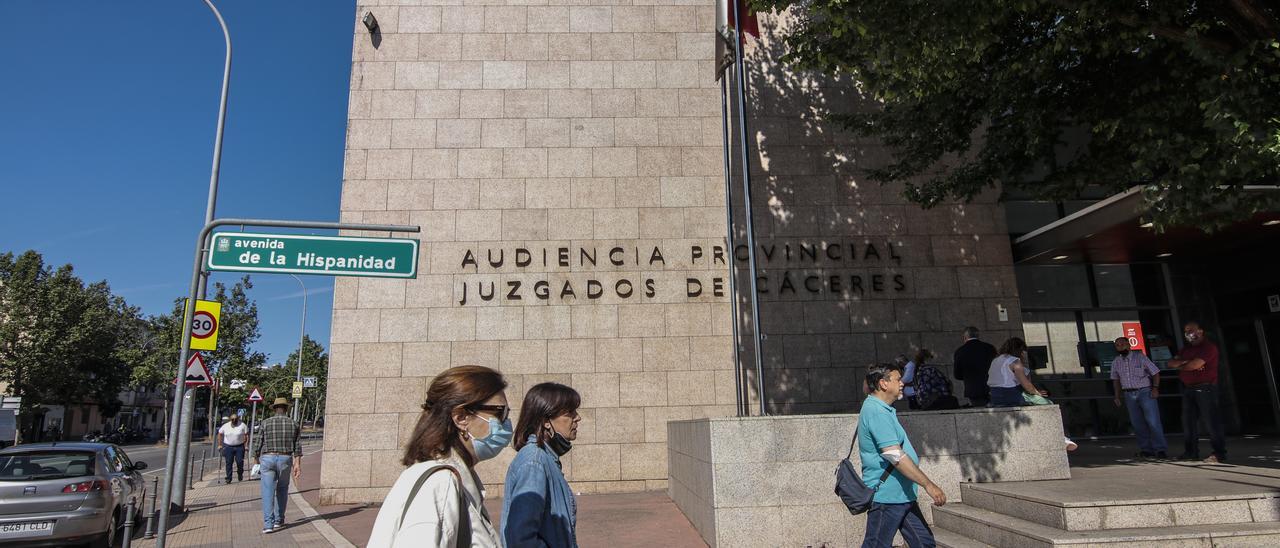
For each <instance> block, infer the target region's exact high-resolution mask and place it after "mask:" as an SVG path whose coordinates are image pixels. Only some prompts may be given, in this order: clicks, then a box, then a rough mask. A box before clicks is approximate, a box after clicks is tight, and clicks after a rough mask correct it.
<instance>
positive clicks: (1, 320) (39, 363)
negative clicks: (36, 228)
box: [0, 251, 146, 415]
mask: <svg viewBox="0 0 1280 548" xmlns="http://www.w3.org/2000/svg"><path fill="white" fill-rule="evenodd" d="M145 329H146V323H145V321H144V320H142V319H141V317H140V315H139V312H138V309H137V308H134V307H132V306H129V305H128V304H127V303H125V301H124V299H121V298H120V297H117V296H115V295H112V294H111V290H110V288H109V287H108V286H107V283H106V282H97V283H93V284H88V285H85V283H84V282H83V281H81V280H80V278H78V277H76V275H75V274H74V272H73V269H72V267H71V265H63V266H61V267H59V268H57V269H54V268H52V267H51V266H49V265H46V264H45V263H44V258H43V257H41V256H40V254H39V253H36V252H35V251H27V252H25V253H23V254H22V255H19V256H16V257H15V256H14V255H13V254H12V253H4V254H0V381H4V382H7V383H9V393H10V394H12V395H20V396H22V405H23V407H25V408H32V407H34V406H36V405H41V404H45V405H70V404H78V403H81V402H85V401H93V402H97V403H99V404H101V405H102V407H103V409H104V410H110V409H113V408H114V409H119V401H118V394H119V392H120V390H121V389H122V388H124V387H125V385H126V384H127V383H128V381H129V367H130V363H131V361H132V360H135V359H137V357H138V355H139V350H138V348H137V344H138V341H141V340H143V339H144V338H145V336H146V331H145ZM107 414H108V415H110V413H107Z"/></svg>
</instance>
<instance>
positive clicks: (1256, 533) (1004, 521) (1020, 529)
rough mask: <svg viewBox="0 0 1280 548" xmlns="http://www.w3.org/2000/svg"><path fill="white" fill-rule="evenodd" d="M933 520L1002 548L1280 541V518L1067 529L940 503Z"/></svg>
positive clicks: (1168, 547) (1164, 547)
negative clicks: (1215, 522) (1271, 519)
mask: <svg viewBox="0 0 1280 548" xmlns="http://www.w3.org/2000/svg"><path fill="white" fill-rule="evenodd" d="M933 520H934V524H935V526H936V528H937V529H945V530H947V531H950V532H957V533H960V534H962V535H963V536H965V537H968V538H970V539H973V540H976V541H978V542H981V543H986V544H989V545H991V546H995V547H997V548H1043V547H1050V546H1086V545H1087V546H1102V545H1114V546H1126V547H1151V548H1176V547H1182V546H1195V547H1207V546H1280V522H1274V521H1269V522H1253V523H1224V524H1213V525H1183V526H1176V527H1143V528H1131V529H1107V530H1099V531H1065V530H1062V529H1057V528H1054V527H1049V526H1047V525H1041V524H1039V523H1035V522H1031V521H1027V520H1024V519H1020V518H1016V517H1013V516H1007V515H1004V514H999V513H996V512H992V511H990V510H986V509H982V508H975V507H973V506H968V505H966V504H947V505H946V506H942V507H935V508H934V509H933Z"/></svg>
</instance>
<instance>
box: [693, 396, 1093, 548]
mask: <svg viewBox="0 0 1280 548" xmlns="http://www.w3.org/2000/svg"><path fill="white" fill-rule="evenodd" d="M899 418H900V419H901V421H902V426H903V428H904V429H906V431H907V436H908V437H909V438H910V439H911V443H912V445H914V446H915V448H916V452H917V453H918V454H919V455H920V461H921V462H920V465H921V469H923V470H924V472H925V473H926V474H928V475H929V478H930V479H932V480H933V481H934V482H935V483H937V484H938V485H939V486H941V487H942V489H943V490H944V491H946V493H947V497H948V499H949V500H954V501H959V500H960V497H961V492H960V483H961V482H995V481H1026V480H1046V479H1068V478H1070V477H1071V472H1070V469H1069V468H1068V465H1067V454H1066V451H1064V449H1063V444H1062V437H1063V434H1062V418H1061V415H1060V411H1059V409H1058V406H1056V405H1051V406H1039V407H1016V408H1001V409H957V410H951V411H917V412H904V413H901V414H899ZM857 420H858V416H857V415H856V414H849V415H797V416H779V417H741V418H738V417H730V418H710V419H697V420H688V421H672V422H669V423H667V440H668V446H667V454H668V459H669V465H668V470H669V472H668V478H669V482H668V493H669V495H670V496H671V499H672V500H674V501H675V503H676V505H677V506H678V507H679V508H680V510H681V511H683V512H684V514H685V516H687V517H688V518H689V520H690V521H691V522H692V523H693V525H694V527H695V528H696V529H697V530H698V532H699V533H700V534H701V535H702V538H703V540H705V541H706V542H707V544H709V545H711V546H712V547H716V548H723V547H731V546H821V545H822V544H823V543H827V544H828V545H830V546H851V545H856V544H859V543H861V541H862V534H863V527H864V526H865V524H866V517H865V516H851V515H849V511H848V510H847V509H846V508H845V507H844V504H843V503H841V502H840V499H839V497H837V496H836V495H835V493H834V491H833V490H834V487H835V469H836V466H837V464H838V463H839V462H840V459H843V458H844V457H845V455H846V454H848V452H849V444H850V441H851V437H852V435H853V430H854V427H855V425H856V424H857ZM853 460H854V462H855V464H856V463H858V462H859V459H858V453H857V451H855V452H854V454H853ZM928 498H929V497H928V496H927V495H925V494H924V493H923V490H921V493H920V501H921V503H922V504H921V507H922V509H923V511H924V513H925V517H926V518H927V519H930V520H931V519H932V512H931V507H930V504H928V503H927V501H928Z"/></svg>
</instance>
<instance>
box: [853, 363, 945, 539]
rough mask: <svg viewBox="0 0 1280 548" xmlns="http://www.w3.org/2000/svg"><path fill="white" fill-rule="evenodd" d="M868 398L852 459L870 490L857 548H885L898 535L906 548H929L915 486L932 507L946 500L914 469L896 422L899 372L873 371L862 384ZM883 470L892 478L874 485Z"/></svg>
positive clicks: (929, 535)
mask: <svg viewBox="0 0 1280 548" xmlns="http://www.w3.org/2000/svg"><path fill="white" fill-rule="evenodd" d="M866 385H867V389H868V390H869V391H870V394H871V395H869V396H867V398H866V400H864V401H863V402H862V411H860V412H859V413H858V454H859V456H860V457H861V458H862V481H863V483H864V484H865V485H866V486H867V487H869V488H871V489H875V496H874V497H873V498H872V499H871V510H870V511H868V512H867V532H866V536H864V537H863V539H862V546H863V548H880V547H883V548H889V547H890V546H892V545H893V537H894V535H895V534H897V533H898V532H901V533H902V538H903V539H905V540H906V541H907V545H908V546H910V547H911V548H922V547H926V548H932V547H933V546H935V545H936V544H935V542H934V539H933V531H932V530H930V529H929V524H928V523H925V520H924V515H923V514H921V513H920V505H919V504H917V503H916V485H923V486H924V490H925V492H926V493H928V494H929V497H930V498H932V499H933V504H934V505H935V506H942V505H943V504H946V503H947V495H946V493H943V492H942V488H941V487H938V485H937V484H935V483H933V481H931V480H930V479H929V477H928V476H926V475H925V474H924V471H922V470H920V467H919V465H918V463H919V461H920V457H919V456H917V455H916V450H915V447H912V446H911V440H909V439H907V432H906V430H903V429H902V423H900V422H898V412H897V411H896V410H894V408H893V404H894V402H896V401H898V398H900V397H902V388H903V386H902V370H901V369H899V368H898V367H895V366H893V365H889V364H882V365H873V366H871V368H870V369H869V370H868V371H867V378H866ZM889 467H893V469H894V470H893V473H892V474H890V475H889V477H888V478H885V480H884V483H881V482H880V478H881V476H883V475H884V472H885V470H886V469H888V468H889Z"/></svg>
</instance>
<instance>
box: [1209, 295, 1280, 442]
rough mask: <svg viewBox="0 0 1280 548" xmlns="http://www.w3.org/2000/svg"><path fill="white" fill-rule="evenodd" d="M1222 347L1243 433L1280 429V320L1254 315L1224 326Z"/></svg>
mask: <svg viewBox="0 0 1280 548" xmlns="http://www.w3.org/2000/svg"><path fill="white" fill-rule="evenodd" d="M1223 338H1224V339H1225V342H1226V345H1225V346H1226V347H1225V348H1223V349H1222V351H1223V354H1225V355H1226V358H1227V363H1229V364H1230V367H1231V379H1232V384H1233V385H1234V388H1235V397H1236V405H1237V406H1238V409H1239V412H1240V423H1241V424H1240V427H1241V430H1242V431H1243V432H1245V433H1256V432H1263V431H1276V430H1280V394H1278V393H1277V387H1276V379H1277V377H1280V372H1278V371H1277V369H1276V368H1277V366H1280V354H1277V352H1280V320H1277V319H1268V320H1263V319H1255V320H1246V321H1241V322H1235V323H1231V324H1227V325H1224V326H1223Z"/></svg>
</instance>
